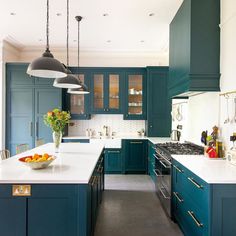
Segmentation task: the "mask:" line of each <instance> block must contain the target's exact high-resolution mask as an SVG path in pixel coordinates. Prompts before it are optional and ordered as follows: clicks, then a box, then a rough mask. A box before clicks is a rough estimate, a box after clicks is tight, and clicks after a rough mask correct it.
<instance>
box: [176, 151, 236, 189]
mask: <svg viewBox="0 0 236 236" xmlns="http://www.w3.org/2000/svg"><path fill="white" fill-rule="evenodd" d="M172 157H173V158H174V159H175V160H176V161H178V162H179V163H180V164H182V165H183V166H185V167H186V168H187V169H189V170H190V171H192V172H193V173H194V174H196V175H197V176H199V177H200V178H201V179H203V180H204V181H205V182H207V183H209V184H236V166H235V165H232V164H230V163H229V162H228V161H226V160H219V159H218V160H214V159H211V158H208V157H205V156H203V155H172Z"/></svg>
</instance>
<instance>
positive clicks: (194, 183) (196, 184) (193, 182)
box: [188, 177, 203, 189]
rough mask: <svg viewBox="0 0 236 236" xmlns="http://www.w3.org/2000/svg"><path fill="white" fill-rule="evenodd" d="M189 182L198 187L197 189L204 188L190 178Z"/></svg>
mask: <svg viewBox="0 0 236 236" xmlns="http://www.w3.org/2000/svg"><path fill="white" fill-rule="evenodd" d="M188 180H189V181H190V182H191V183H192V184H193V185H194V186H196V187H197V188H199V189H203V186H202V185H200V184H199V183H197V182H196V181H195V180H194V179H193V178H190V177H188Z"/></svg>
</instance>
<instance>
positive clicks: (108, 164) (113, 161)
mask: <svg viewBox="0 0 236 236" xmlns="http://www.w3.org/2000/svg"><path fill="white" fill-rule="evenodd" d="M121 158H122V156H121V150H120V149H107V150H106V151H105V173H106V174H121V171H122V165H121V164H122V159H121Z"/></svg>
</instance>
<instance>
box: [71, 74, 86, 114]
mask: <svg viewBox="0 0 236 236" xmlns="http://www.w3.org/2000/svg"><path fill="white" fill-rule="evenodd" d="M79 77H80V80H81V82H82V83H84V75H79ZM70 112H71V114H75V115H83V114H84V113H85V104H84V95H79V94H71V95H70Z"/></svg>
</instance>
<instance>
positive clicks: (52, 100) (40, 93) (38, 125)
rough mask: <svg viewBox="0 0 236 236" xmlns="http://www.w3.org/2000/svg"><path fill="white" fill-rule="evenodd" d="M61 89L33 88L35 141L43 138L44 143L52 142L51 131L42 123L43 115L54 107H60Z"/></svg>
mask: <svg viewBox="0 0 236 236" xmlns="http://www.w3.org/2000/svg"><path fill="white" fill-rule="evenodd" d="M61 101H62V98H61V89H57V88H42V89H35V124H34V129H35V141H36V140H37V139H44V141H45V143H48V142H52V131H51V129H50V128H49V127H48V126H46V125H45V124H44V121H43V116H44V115H45V114H46V113H47V112H48V111H51V110H53V109H54V108H58V109H61Z"/></svg>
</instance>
